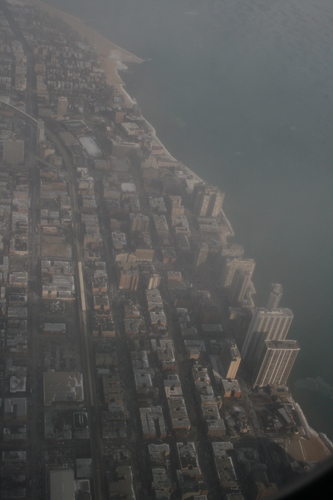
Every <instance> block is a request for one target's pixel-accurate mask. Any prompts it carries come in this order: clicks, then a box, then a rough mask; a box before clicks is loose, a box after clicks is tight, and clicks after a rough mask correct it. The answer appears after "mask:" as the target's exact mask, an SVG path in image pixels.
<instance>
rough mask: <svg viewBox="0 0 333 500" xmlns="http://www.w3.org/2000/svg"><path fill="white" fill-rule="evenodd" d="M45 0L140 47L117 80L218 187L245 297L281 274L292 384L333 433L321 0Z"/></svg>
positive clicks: (332, 146)
mask: <svg viewBox="0 0 333 500" xmlns="http://www.w3.org/2000/svg"><path fill="white" fill-rule="evenodd" d="M49 3H51V4H52V5H54V6H56V7H59V8H62V9H64V10H67V11H68V12H71V13H73V14H75V15H77V16H79V17H81V18H82V19H85V20H86V21H87V22H89V24H90V25H91V26H93V27H94V28H96V29H97V30H98V31H100V32H101V33H102V34H103V35H105V36H107V37H108V38H110V39H111V40H112V41H113V42H115V43H117V44H119V45H121V46H123V47H124V48H126V49H128V50H130V51H132V52H133V53H135V54H136V55H138V56H140V57H142V58H145V59H148V60H147V61H146V62H144V63H143V64H142V65H140V66H135V67H134V66H131V67H130V68H129V71H128V72H127V73H122V77H123V78H124V79H125V81H126V83H127V86H126V90H127V91H128V92H129V93H130V95H132V96H134V97H135V98H136V99H137V101H138V104H139V105H140V107H142V109H143V114H144V116H145V117H146V118H147V119H148V120H149V121H151V123H152V124H153V125H154V126H155V128H156V130H157V133H158V136H159V137H160V139H161V140H162V141H163V142H164V144H165V145H166V147H167V148H168V149H169V151H170V152H171V153H172V154H173V155H174V156H175V157H177V158H179V159H180V160H182V161H183V162H184V163H185V164H186V165H188V166H189V167H190V168H192V169H193V170H194V171H196V172H197V173H198V174H199V175H201V176H202V177H203V178H204V179H205V180H207V181H209V182H211V183H213V184H215V185H218V186H219V187H221V189H223V190H224V191H225V192H226V198H225V205H224V206H225V211H226V213H227V215H228V216H229V218H230V220H231V222H232V224H233V227H234V230H235V232H236V241H237V242H238V243H241V244H243V245H244V246H245V250H246V256H248V257H254V258H255V259H256V261H257V268H256V270H255V274H254V283H255V286H256V289H257V295H256V297H255V302H256V304H257V305H258V306H263V305H265V302H266V297H267V294H268V290H269V286H270V283H271V282H279V283H282V284H283V286H284V290H285V292H284V297H283V300H282V306H284V307H290V308H291V309H292V310H293V311H294V314H295V319H294V322H293V324H292V326H291V329H290V332H289V336H288V337H289V338H290V339H297V340H298V341H299V343H300V345H301V353H300V355H299V357H298V360H297V362H296V365H295V367H294V370H293V373H292V376H291V380H290V381H291V386H292V387H293V388H294V394H295V396H296V397H297V399H298V401H299V402H300V403H301V406H302V407H303V409H304V411H305V413H306V415H307V417H308V420H309V423H310V424H311V425H312V426H313V427H314V428H315V429H316V430H318V431H323V432H325V433H327V435H328V436H329V437H330V438H331V439H333V424H332V422H333V368H332V366H333V365H332V355H333V314H332V304H333V264H332V256H333V236H332V213H333V196H332V186H333V140H332V136H333V30H332V26H333V4H332V2H331V0H288V1H287V0H279V1H276V0H251V1H250V0H233V1H232V2H230V0H219V1H218V0H165V1H162V0H121V1H120V0H117V1H116V0H95V1H93V0H71V2H65V1H64V0H52V1H50V0H49ZM307 377H311V379H315V378H316V377H321V379H322V380H323V382H320V381H315V380H310V381H309V380H305V379H307ZM327 384H328V385H327Z"/></svg>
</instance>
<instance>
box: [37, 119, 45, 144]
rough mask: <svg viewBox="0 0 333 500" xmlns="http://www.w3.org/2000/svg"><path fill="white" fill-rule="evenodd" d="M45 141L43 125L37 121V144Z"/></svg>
mask: <svg viewBox="0 0 333 500" xmlns="http://www.w3.org/2000/svg"><path fill="white" fill-rule="evenodd" d="M43 141H45V123H44V122H43V120H37V144H38V143H40V142H43Z"/></svg>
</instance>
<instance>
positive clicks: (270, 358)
mask: <svg viewBox="0 0 333 500" xmlns="http://www.w3.org/2000/svg"><path fill="white" fill-rule="evenodd" d="M299 351H300V347H299V345H298V342H297V341H296V340H266V341H265V345H264V350H263V353H262V356H261V358H260V361H259V370H258V371H257V374H256V376H255V379H254V384H253V386H254V387H263V386H265V385H285V384H286V383H287V380H288V377H289V375H290V372H291V369H292V367H293V365H294V363H295V360H296V358H297V355H298V353H299Z"/></svg>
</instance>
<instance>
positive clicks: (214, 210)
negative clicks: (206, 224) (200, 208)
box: [207, 188, 224, 217]
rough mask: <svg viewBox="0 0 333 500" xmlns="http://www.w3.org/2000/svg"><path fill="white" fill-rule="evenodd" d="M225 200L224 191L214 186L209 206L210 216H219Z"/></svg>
mask: <svg viewBox="0 0 333 500" xmlns="http://www.w3.org/2000/svg"><path fill="white" fill-rule="evenodd" d="M223 200H224V193H221V191H219V190H218V189H216V188H214V191H213V193H212V194H211V197H210V201H209V206H208V214H207V215H208V217H217V216H218V215H219V214H220V212H221V210H222V205H223Z"/></svg>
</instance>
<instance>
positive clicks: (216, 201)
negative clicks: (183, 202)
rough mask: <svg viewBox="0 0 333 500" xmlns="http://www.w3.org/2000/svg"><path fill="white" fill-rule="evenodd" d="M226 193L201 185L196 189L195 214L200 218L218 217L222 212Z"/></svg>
mask: <svg viewBox="0 0 333 500" xmlns="http://www.w3.org/2000/svg"><path fill="white" fill-rule="evenodd" d="M223 199H224V193H221V191H219V190H218V189H217V188H215V187H213V186H207V185H206V184H201V185H199V186H198V187H197V189H196V194H195V201H194V213H195V214H196V215H197V216H198V217H217V216H218V215H219V213H220V212H221V209H222V205H223Z"/></svg>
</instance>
